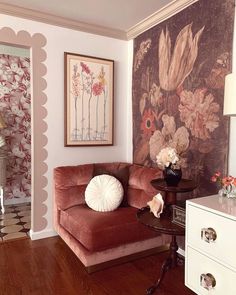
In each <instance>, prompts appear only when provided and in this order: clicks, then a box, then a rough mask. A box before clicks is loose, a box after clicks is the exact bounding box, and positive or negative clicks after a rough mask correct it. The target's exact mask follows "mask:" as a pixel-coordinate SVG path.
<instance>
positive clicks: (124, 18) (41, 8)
mask: <svg viewBox="0 0 236 295" xmlns="http://www.w3.org/2000/svg"><path fill="white" fill-rule="evenodd" d="M170 2H175V1H173V0H65V1H64V0H47V1H38V0H5V1H4V0H3V1H0V4H1V3H3V4H7V5H14V6H19V7H22V8H27V9H31V10H35V11H37V12H41V13H42V12H43V13H46V14H51V15H54V16H59V17H63V18H66V19H70V20H73V21H77V22H82V23H87V24H91V25H95V26H96V25H97V26H102V27H105V28H108V29H115V30H121V31H124V32H127V31H128V30H130V29H131V28H132V27H133V26H135V25H137V24H138V23H139V22H141V21H143V20H144V19H146V18H147V17H149V16H150V15H152V14H153V13H155V12H157V11H158V10H160V9H161V8H162V7H164V6H166V5H167V4H169V3H170Z"/></svg>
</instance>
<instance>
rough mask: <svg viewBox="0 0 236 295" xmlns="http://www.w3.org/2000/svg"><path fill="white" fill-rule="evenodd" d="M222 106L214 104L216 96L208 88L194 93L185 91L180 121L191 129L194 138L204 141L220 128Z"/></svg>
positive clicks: (181, 103) (182, 97)
mask: <svg viewBox="0 0 236 295" xmlns="http://www.w3.org/2000/svg"><path fill="white" fill-rule="evenodd" d="M219 109H220V106H219V104H218V103H216V102H214V96H213V95H212V94H211V93H208V92H207V89H206V88H202V89H196V90H195V91H194V93H193V92H191V91H187V90H184V91H182V92H181V93H180V105H179V111H180V120H181V121H182V122H184V123H185V126H186V127H187V128H188V129H190V131H191V134H192V135H193V136H194V137H197V138H200V139H202V140H207V139H208V138H210V137H211V136H210V133H212V132H213V131H214V130H215V129H216V128H217V127H218V126H219V115H218V114H217V113H218V112H219Z"/></svg>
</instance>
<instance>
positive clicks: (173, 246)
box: [146, 236, 178, 295]
mask: <svg viewBox="0 0 236 295" xmlns="http://www.w3.org/2000/svg"><path fill="white" fill-rule="evenodd" d="M177 250H178V245H177V243H176V236H172V240H171V243H170V249H169V256H168V258H167V259H166V260H165V261H164V262H163V264H162V267H161V273H160V277H159V279H158V280H157V281H156V283H155V284H154V285H152V286H151V287H149V288H148V289H147V291H146V294H148V295H150V294H153V293H154V292H155V290H156V289H157V288H158V287H159V285H160V284H161V282H162V280H163V279H164V276H165V273H166V272H167V271H168V270H169V269H170V268H174V267H176V266H177V253H176V251H177Z"/></svg>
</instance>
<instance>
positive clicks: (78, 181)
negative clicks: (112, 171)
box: [53, 164, 94, 210]
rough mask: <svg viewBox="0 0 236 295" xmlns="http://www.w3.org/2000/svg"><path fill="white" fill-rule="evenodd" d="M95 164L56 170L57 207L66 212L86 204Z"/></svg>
mask: <svg viewBox="0 0 236 295" xmlns="http://www.w3.org/2000/svg"><path fill="white" fill-rule="evenodd" d="M93 167H94V166H93V164H85V165H78V166H64V167H57V168H55V169H54V175H53V177H54V185H55V196H54V197H55V205H56V207H57V208H58V209H61V210H65V209H68V208H70V207H72V206H76V205H79V204H83V203H85V196H84V193H85V189H86V187H87V184H88V183H89V181H90V180H91V178H92V175H93Z"/></svg>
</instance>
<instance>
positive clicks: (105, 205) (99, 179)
mask: <svg viewBox="0 0 236 295" xmlns="http://www.w3.org/2000/svg"><path fill="white" fill-rule="evenodd" d="M123 195H124V190H123V187H122V184H121V183H120V182H119V180H118V179H116V178H115V177H114V176H111V175H106V174H102V175H98V176H95V177H93V178H92V179H91V180H90V182H89V184H88V185H87V187H86V190H85V202H86V204H87V205H88V206H89V207H90V208H91V209H93V210H95V211H99V212H108V211H114V210H115V209H117V208H118V207H119V206H120V204H121V202H122V199H123Z"/></svg>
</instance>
